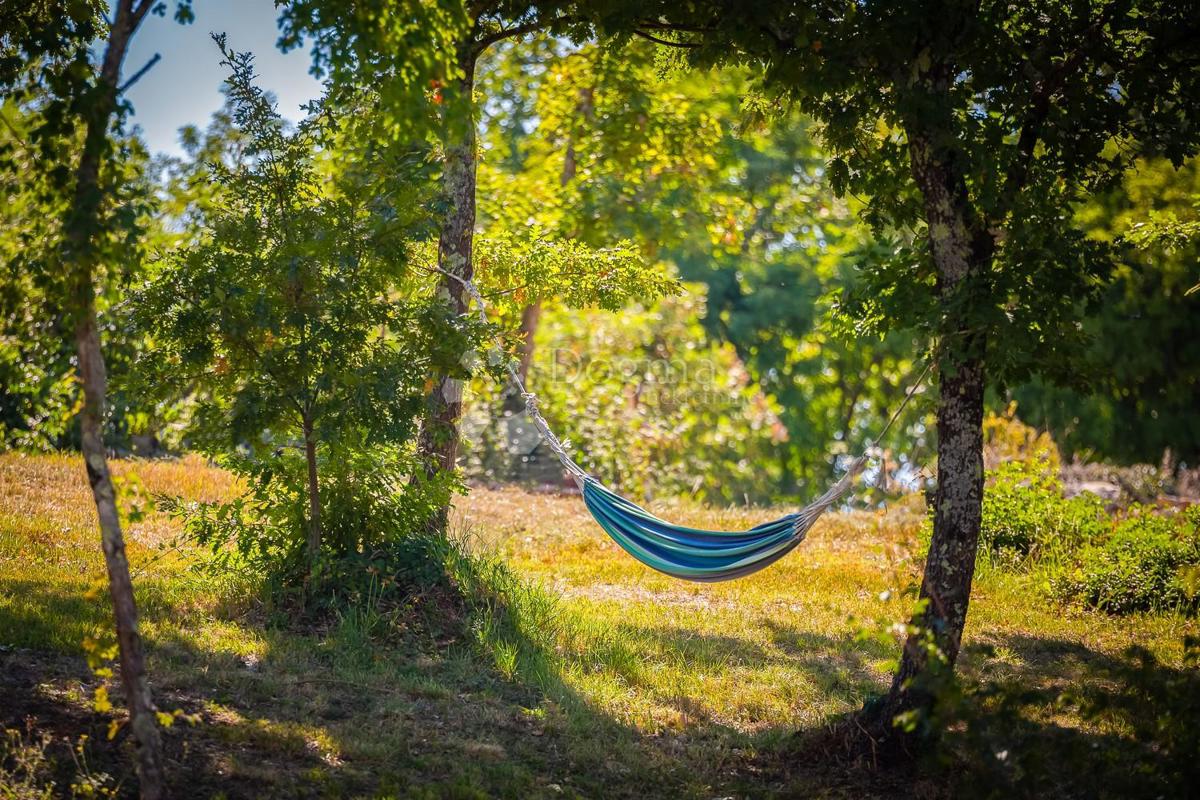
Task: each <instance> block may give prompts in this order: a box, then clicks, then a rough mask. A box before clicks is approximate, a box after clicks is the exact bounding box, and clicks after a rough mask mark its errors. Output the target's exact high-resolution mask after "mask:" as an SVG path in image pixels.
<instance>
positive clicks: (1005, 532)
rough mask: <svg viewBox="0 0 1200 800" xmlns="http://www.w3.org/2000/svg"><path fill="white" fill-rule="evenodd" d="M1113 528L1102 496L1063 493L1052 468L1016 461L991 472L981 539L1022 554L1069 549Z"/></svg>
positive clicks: (992, 547)
mask: <svg viewBox="0 0 1200 800" xmlns="http://www.w3.org/2000/svg"><path fill="white" fill-rule="evenodd" d="M1108 529H1109V523H1108V520H1107V517H1106V516H1105V514H1104V507H1103V504H1102V502H1101V500H1100V498H1098V497H1096V496H1094V495H1090V494H1081V495H1079V496H1077V497H1073V498H1070V499H1067V498H1064V497H1063V494H1062V484H1061V483H1060V482H1059V480H1058V477H1057V475H1056V474H1055V472H1054V471H1053V470H1051V469H1048V468H1044V467H1039V466H1037V465H1035V464H1030V463H1024V462H1019V461H1011V462H1007V463H1004V464H1001V465H1000V466H999V467H997V468H996V469H995V470H991V471H990V472H989V474H988V485H987V486H986V488H985V489H984V493H983V522H982V525H981V527H980V545H981V548H982V549H983V550H984V551H987V552H991V553H994V554H1012V555H1013V556H1015V557H1016V558H1017V560H1023V559H1025V558H1027V557H1030V556H1034V557H1038V558H1041V557H1044V556H1046V555H1047V554H1050V553H1058V554H1063V553H1069V552H1071V551H1073V550H1075V549H1076V548H1078V547H1079V546H1081V545H1083V544H1085V543H1087V542H1089V541H1092V540H1094V539H1097V538H1100V537H1102V536H1103V535H1104V534H1105V533H1106V532H1107V531H1108Z"/></svg>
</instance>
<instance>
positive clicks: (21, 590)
mask: <svg viewBox="0 0 1200 800" xmlns="http://www.w3.org/2000/svg"><path fill="white" fill-rule="evenodd" d="M115 470H116V473H117V475H119V476H122V477H123V478H125V481H124V485H125V486H126V487H127V488H126V491H127V493H128V494H129V495H130V496H131V497H135V498H136V497H137V496H138V495H141V496H142V497H147V496H148V495H150V494H153V493H157V492H164V493H168V494H175V495H182V496H184V497H187V498H194V499H213V498H218V497H222V496H227V495H229V494H230V493H232V492H234V491H236V487H235V486H234V484H233V482H232V481H231V479H230V478H229V477H228V476H227V475H226V474H225V473H223V472H221V471H219V470H216V469H213V468H210V467H208V466H206V465H205V464H204V463H203V462H202V461H200V460H197V459H194V458H188V459H184V460H182V461H145V462H143V461H138V462H116V463H115ZM134 475H136V477H137V480H133V479H132V477H131V476H134ZM655 510H656V511H659V512H661V513H662V514H663V515H666V516H670V517H671V518H672V519H678V520H680V521H682V522H686V523H688V524H691V525H696V526H706V527H714V528H742V527H748V526H749V525H752V524H754V523H757V522H761V521H764V520H766V519H768V518H771V517H772V516H773V515H777V514H778V509H738V510H714V509H706V508H702V507H697V506H692V505H688V504H682V503H681V504H673V505H670V506H655ZM923 514H924V511H923V506H922V505H921V504H920V502H919V500H917V499H916V498H912V500H911V501H909V502H905V503H902V504H899V505H898V506H895V507H892V508H890V509H887V510H886V511H880V512H851V513H840V514H830V515H827V516H826V518H825V519H823V520H822V521H821V522H820V523H818V525H817V526H816V527H815V529H814V530H813V531H812V532H811V534H810V535H809V539H808V542H807V543H806V544H805V545H804V546H803V547H802V548H800V549H799V550H797V551H796V552H795V553H793V554H792V555H791V556H789V557H788V558H787V559H785V560H784V561H783V562H781V563H779V564H776V565H775V566H773V567H771V568H769V569H768V570H765V571H764V572H761V573H758V574H756V575H754V576H751V577H749V578H746V579H743V580H739V581H735V582H731V583H726V584H714V585H709V584H695V585H693V584H687V583H683V582H679V581H676V580H673V579H670V578H667V577H665V576H662V575H659V574H657V573H655V572H652V571H651V570H649V569H647V568H645V567H643V566H641V565H640V564H638V563H637V562H635V561H633V560H632V559H630V558H629V557H627V556H626V555H625V554H624V553H623V552H622V551H620V550H619V549H618V548H617V547H616V546H615V545H614V544H612V543H611V542H610V541H609V540H608V539H607V538H606V537H605V536H604V534H603V532H602V531H600V529H599V528H598V527H596V526H595V525H594V524H592V523H591V521H590V518H589V517H588V516H587V514H586V512H585V510H584V509H583V507H582V504H581V503H580V502H579V501H578V499H577V498H572V497H569V496H561V495H556V494H546V493H533V492H527V491H523V490H520V489H515V488H501V489H493V488H482V487H476V488H473V489H472V491H471V492H470V494H469V495H468V496H467V497H464V498H461V499H460V500H459V502H458V509H457V511H456V517H455V529H456V531H457V535H458V537H459V538H460V539H461V540H462V541H463V542H464V543H465V545H466V546H467V547H468V548H470V550H471V551H472V552H474V553H477V554H482V555H484V556H489V558H483V559H476V560H475V561H473V562H472V563H474V564H476V565H482V566H479V567H478V574H474V575H459V576H458V577H457V579H456V583H455V585H456V586H457V587H458V588H459V589H460V591H461V592H462V593H463V594H464V595H471V596H472V598H473V600H472V602H471V603H470V604H468V605H467V606H464V608H466V609H467V610H465V611H460V610H459V609H458V608H457V607H455V608H454V609H449V608H446V607H444V605H445V603H444V598H441V597H438V596H436V595H432V594H431V595H429V596H417V597H414V598H413V599H412V600H411V601H410V602H409V603H407V604H406V605H404V606H403V607H399V608H397V607H388V608H380V607H377V606H376V605H375V604H372V603H371V602H369V599H365V600H364V602H363V603H361V604H359V605H358V606H356V607H353V608H350V609H347V610H346V611H345V612H343V613H342V614H340V615H339V616H338V617H336V618H333V619H330V620H328V621H327V622H326V623H325V624H322V625H319V626H316V628H312V627H308V628H304V627H300V626H298V625H295V624H291V623H290V622H289V620H287V619H285V618H281V617H280V615H279V614H278V612H268V611H267V610H265V608H266V607H265V606H264V604H263V603H262V602H261V599H260V598H259V597H258V595H257V594H256V588H255V587H254V586H253V585H251V584H249V583H248V582H246V581H245V580H244V579H237V578H234V577H229V578H218V577H214V576H213V575H211V574H209V573H202V572H197V571H195V570H193V569H191V566H192V565H193V564H195V563H197V562H198V561H200V560H202V559H203V558H204V555H203V554H202V553H198V552H196V551H194V550H192V549H190V548H189V547H186V546H184V547H181V548H177V547H176V544H177V542H176V537H177V535H178V530H177V529H176V528H175V527H174V525H173V523H172V522H171V521H170V520H168V519H166V518H165V517H163V516H162V515H160V514H158V513H156V512H154V511H152V510H151V511H150V512H149V513H148V514H147V515H146V516H145V518H144V519H141V520H140V521H137V522H133V523H131V524H130V525H129V526H128V540H129V555H130V561H131V564H132V568H133V570H134V574H135V584H136V586H137V590H138V599H139V602H140V605H141V609H142V626H143V631H144V633H145V636H146V639H147V641H148V647H149V652H150V673H151V676H152V680H153V683H154V688H155V692H156V696H157V698H158V701H159V704H160V706H162V707H163V708H165V709H168V710H174V709H180V710H182V711H185V712H187V713H189V714H195V715H197V717H196V718H197V721H196V723H195V724H194V725H187V724H185V723H183V722H178V723H176V724H175V725H173V726H172V727H171V728H170V729H169V731H168V755H169V757H170V759H171V762H172V775H173V783H174V786H175V790H176V792H177V793H179V795H180V796H214V795H223V796H227V797H261V796H313V797H325V796H332V797H340V796H367V797H374V796H404V797H408V796H416V797H476V796H479V797H490V796H507V797H531V796H542V797H573V796H583V797H698V798H705V797H727V796H736V797H742V796H766V795H794V796H805V797H811V796H855V797H858V796H911V795H914V794H916V795H919V796H929V797H937V796H946V795H949V794H953V793H956V792H961V791H962V789H963V786H964V784H963V783H962V781H963V780H964V777H963V775H964V774H966V773H963V772H962V771H961V770H959V771H958V772H957V775H956V770H955V769H954V768H953V764H951V765H950V766H951V768H949V769H947V768H946V765H942V766H941V767H938V766H936V765H923V766H921V767H920V768H916V769H893V768H886V767H884V766H880V765H876V764H873V763H872V759H871V757H870V754H869V753H867V754H864V753H863V752H861V751H857V750H856V751H853V752H852V751H848V750H845V749H844V748H840V747H839V742H840V741H841V739H839V737H838V736H837V735H836V731H837V730H838V729H839V726H840V725H842V724H844V723H843V720H845V719H847V718H848V717H847V715H848V713H849V712H852V711H854V710H856V709H858V708H860V707H861V706H862V704H863V702H864V700H866V699H867V698H869V697H871V696H872V695H874V694H877V693H879V692H881V691H883V690H885V689H886V688H887V685H888V680H889V669H890V663H889V662H890V659H892V658H894V657H895V656H896V655H897V652H898V644H897V640H896V639H895V634H888V633H887V629H888V627H889V626H890V625H892V624H893V623H895V622H898V621H901V620H903V619H904V618H905V616H906V612H907V611H908V609H909V608H910V607H911V598H910V597H909V596H908V595H906V593H905V589H906V587H908V586H910V585H911V584H912V583H913V582H914V581H915V580H916V579H917V578H918V576H919V568H920V560H921V536H920V529H921V521H922V518H923ZM1038 580H1039V579H1038V578H1037V576H1036V575H1032V574H1029V575H1023V574H1020V573H1013V572H1006V571H1001V570H998V569H991V568H988V567H987V566H986V565H984V566H981V571H980V573H979V575H978V577H977V580H976V583H975V592H974V596H973V600H972V607H971V615H970V619H969V623H968V628H967V633H966V639H967V642H966V650H965V652H964V656H963V658H962V660H961V661H960V671H961V673H962V675H963V676H964V677H965V681H964V683H965V684H966V685H969V686H982V685H987V686H994V687H1006V688H1007V689H1008V690H1010V691H1009V692H1008V694H1007V695H1005V696H1006V697H1007V696H1011V697H1017V696H1019V702H1018V703H1017V705H1016V706H1013V707H1010V706H1005V708H1006V709H1007V710H1008V711H1010V712H1012V713H1013V714H1015V716H1014V717H1013V719H1014V720H1015V721H1014V722H1012V727H1011V728H1009V729H1008V730H1009V736H1010V738H1011V748H1012V754H1011V755H1010V754H1009V751H1008V750H1007V749H1005V750H1000V751H998V752H995V753H987V754H983V755H980V754H970V753H959V754H958V756H956V757H961V758H962V759H963V761H962V763H963V764H985V765H990V766H989V767H988V768H989V769H992V768H994V769H996V770H999V771H1000V772H999V773H998V775H999V777H998V780H1000V781H1001V783H998V784H996V785H997V786H1000V785H1002V784H1003V782H1004V781H1007V780H1012V781H1013V785H1017V786H1022V785H1025V784H1022V783H1021V779H1022V776H1023V774H1024V773H1025V772H1029V771H1031V770H1034V769H1035V767H1034V766H1033V765H1034V764H1036V763H1037V762H1038V760H1039V759H1038V758H1034V759H1026V760H1019V759H1018V756H1019V755H1022V754H1026V753H1035V754H1038V756H1039V758H1040V759H1041V760H1042V761H1050V762H1053V760H1054V758H1055V754H1056V753H1063V754H1071V756H1072V757H1073V758H1081V759H1082V761H1072V762H1069V763H1073V764H1087V765H1088V767H1089V768H1088V769H1080V770H1079V771H1078V772H1077V773H1065V772H1064V771H1061V770H1059V771H1057V772H1056V771H1054V770H1045V771H1044V773H1039V774H1038V776H1037V780H1038V781H1040V783H1038V784H1037V786H1038V787H1039V791H1042V792H1048V793H1051V794H1068V795H1071V794H1074V795H1080V796H1094V795H1103V794H1106V793H1110V794H1120V793H1124V792H1125V791H1126V789H1127V788H1128V787H1134V788H1137V787H1141V788H1143V789H1145V792H1146V793H1147V794H1148V795H1153V794H1155V793H1157V792H1158V791H1160V789H1161V785H1160V784H1158V783H1156V781H1158V780H1160V777H1161V776H1158V775H1156V774H1153V771H1152V770H1151V771H1147V766H1148V765H1150V766H1153V764H1154V763H1155V759H1156V758H1157V757H1158V756H1159V754H1161V752H1162V750H1163V747H1162V743H1161V742H1158V741H1156V740H1155V739H1154V736H1153V735H1151V734H1148V733H1147V731H1152V730H1153V729H1154V725H1155V720H1156V710H1155V709H1154V708H1151V707H1147V706H1146V705H1145V704H1141V705H1140V707H1139V704H1138V703H1136V702H1130V701H1131V699H1132V695H1130V693H1129V691H1128V687H1126V686H1125V685H1123V684H1122V683H1121V681H1120V680H1119V678H1118V677H1117V676H1119V675H1121V674H1123V673H1122V670H1124V669H1126V668H1127V667H1128V665H1130V664H1132V663H1135V662H1133V661H1131V659H1130V658H1129V657H1128V656H1127V655H1126V651H1127V650H1128V649H1129V648H1130V647H1131V646H1134V645H1136V646H1140V647H1141V648H1144V649H1145V651H1147V652H1149V653H1150V654H1152V655H1153V656H1154V657H1155V659H1156V666H1155V667H1154V668H1153V672H1152V675H1151V676H1150V678H1148V680H1150V681H1152V682H1153V684H1154V686H1156V687H1160V686H1167V685H1171V681H1172V680H1176V679H1177V678H1178V677H1179V676H1180V675H1183V674H1184V672H1183V670H1184V669H1185V667H1184V665H1183V663H1182V660H1183V648H1182V644H1181V643H1182V640H1183V637H1184V636H1185V635H1189V634H1190V635H1196V634H1197V633H1198V632H1200V628H1198V626H1197V624H1196V622H1195V620H1194V619H1187V618H1185V617H1182V616H1176V615H1135V616H1127V617H1119V618H1118V617H1110V616H1107V615H1104V614H1100V613H1095V612H1087V611H1082V610H1077V609H1074V608H1069V607H1063V606H1061V605H1058V604H1056V603H1054V602H1051V601H1049V600H1047V599H1046V595H1045V592H1044V590H1043V587H1041V586H1040V585H1039V584H1038ZM103 586H104V582H103V561H102V558H101V554H100V551H99V546H98V535H97V533H96V531H95V524H94V509H93V506H92V504H91V500H90V496H89V495H88V492H87V485H86V482H85V480H84V477H83V468H82V463H81V462H80V461H79V460H78V459H77V458H73V457H67V456H23V455H17V454H7V455H0V665H2V666H3V676H2V677H0V723H3V725H4V726H5V727H8V728H17V729H20V730H23V731H24V730H28V731H31V732H30V733H26V734H25V736H26V739H28V738H30V737H32V736H35V735H36V734H37V733H38V732H41V733H46V734H50V735H53V736H55V737H57V739H56V741H55V743H54V744H52V745H51V746H50V748H49V750H48V753H49V754H50V755H51V756H54V757H55V761H56V764H57V766H56V767H55V769H56V770H57V773H56V777H57V779H58V780H59V783H60V786H63V785H65V784H66V783H69V781H70V780H71V777H70V776H71V775H72V774H73V775H76V777H77V776H78V775H79V774H80V773H84V774H86V773H89V772H91V773H97V774H98V773H100V772H105V773H108V774H110V775H111V777H112V779H113V780H114V781H120V780H121V779H122V776H125V775H126V773H127V771H128V769H129V767H128V765H129V763H130V761H129V759H128V758H127V757H126V756H125V755H123V754H121V748H128V747H129V746H130V745H129V743H128V742H127V741H123V734H121V733H118V735H117V737H116V744H115V745H113V744H109V743H108V742H107V741H106V735H105V732H106V730H107V729H108V721H109V718H110V716H111V713H114V712H103V713H102V712H97V711H95V710H93V709H92V707H91V704H90V698H91V695H92V690H93V687H94V685H95V683H96V678H94V677H93V676H92V675H91V673H90V672H89V671H88V669H87V668H86V665H85V663H84V659H83V656H82V652H83V648H82V645H83V642H84V640H85V639H87V638H89V637H91V638H93V639H103V637H104V635H105V633H104V632H105V631H106V630H107V629H108V627H109V626H108V609H107V605H106V597H105V595H104V592H103ZM481 587H483V588H481ZM484 589H486V591H484ZM447 617H449V618H450V619H449V620H447ZM1084 694H1089V695H1094V696H1097V697H1107V698H1109V700H1111V701H1112V702H1110V703H1109V705H1108V707H1106V708H1105V709H1103V710H1102V711H1099V712H1095V713H1084V712H1083V710H1082V709H1083V708H1084V707H1085V704H1084V703H1082V702H1071V701H1070V698H1071V697H1080V696H1083V695H1084ZM114 695H118V696H119V692H116V691H114ZM995 702H999V701H995ZM118 705H119V704H118ZM997 713H999V712H998V711H997ZM30 718H31V719H30ZM27 719H28V720H29V721H27ZM82 734H88V735H89V737H90V738H89V739H88V740H87V741H86V742H84V745H83V750H84V751H85V753H86V754H88V756H89V760H88V761H87V764H86V765H82V764H76V760H78V759H76V760H72V759H70V758H68V757H65V756H64V753H65V751H66V748H65V746H64V745H63V744H62V740H63V737H67V738H69V739H70V740H71V742H73V743H78V737H79V736H80V735H82ZM964 741H975V740H970V739H964ZM118 756H120V757H118ZM1089 759H1090V760H1089ZM1006 765H1012V766H1011V768H1010V767H1007V766H1006ZM1005 769H1011V770H1014V771H1015V772H1014V774H1008V775H1005V774H1003V773H1004V770H1005ZM1018 773H1019V774H1018ZM971 774H975V773H971ZM1030 774H1033V773H1032V772H1030ZM98 779H100V780H103V779H101V778H98ZM128 783H129V780H128V779H126V780H125V783H124V784H122V790H123V791H124V790H127V788H128ZM966 785H970V784H966ZM1003 785H1007V784H1003ZM185 787H186V791H185ZM974 788H975V789H976V790H980V791H982V788H983V786H982V785H978V784H976V785H974Z"/></svg>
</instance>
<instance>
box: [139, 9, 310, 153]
mask: <svg viewBox="0 0 1200 800" xmlns="http://www.w3.org/2000/svg"><path fill="white" fill-rule="evenodd" d="M168 6H169V7H170V9H172V10H173V8H174V5H173V4H171V3H168ZM193 9H194V11H195V14H196V21H195V22H193V23H192V24H191V25H180V24H178V23H177V22H175V21H174V20H173V19H172V18H171V16H170V11H168V15H167V16H166V17H165V18H164V17H156V16H153V15H151V16H149V17H147V19H146V21H145V22H143V23H142V27H141V29H140V30H139V31H138V32H137V35H136V36H134V40H133V46H132V47H131V48H130V51H129V55H128V57H127V58H126V60H125V69H124V75H125V76H126V78H128V77H129V76H131V75H133V74H134V73H136V72H137V71H138V70H139V69H141V68H142V67H143V66H144V65H145V64H146V63H147V62H148V61H149V60H150V59H151V58H153V57H154V54H155V53H160V54H162V60H160V61H159V62H158V63H157V64H155V65H154V67H153V68H152V69H151V70H150V71H149V72H147V73H146V74H145V75H143V76H142V78H141V79H140V80H139V81H138V82H137V83H136V84H134V85H133V86H132V87H131V88H130V89H129V92H128V93H127V97H128V99H129V101H130V102H131V103H133V108H134V114H133V117H132V118H131V119H130V122H131V123H132V124H134V125H137V126H138V127H139V128H140V129H141V134H142V137H143V138H144V139H145V140H146V142H147V144H148V145H149V146H150V150H151V151H153V152H164V153H171V154H179V153H180V152H181V150H180V147H179V135H178V133H179V129H180V128H181V127H183V126H184V125H188V124H195V125H199V126H200V127H202V128H203V127H204V126H205V125H207V124H208V120H209V117H210V116H211V115H212V113H213V112H214V111H216V110H217V109H218V108H220V107H221V103H222V100H223V98H222V96H221V85H222V82H223V81H224V79H225V71H224V68H223V67H221V66H220V64H219V63H218V62H219V61H220V59H221V56H220V54H219V53H218V52H217V47H216V45H215V44H213V42H212V39H211V38H210V37H209V34H210V33H222V32H223V33H225V34H226V35H227V36H228V37H229V45H230V47H232V48H233V49H235V50H239V51H242V50H249V51H251V52H252V53H254V55H255V66H256V71H257V72H258V74H259V85H260V86H261V87H262V88H264V89H266V90H268V91H271V92H273V93H274V94H275V96H276V97H277V98H278V100H279V111H280V113H281V114H283V116H284V117H286V118H288V119H291V120H297V119H299V118H300V117H301V116H303V112H302V111H301V110H300V106H301V105H303V104H304V103H307V102H308V101H309V100H311V99H313V98H315V97H317V96H319V95H320V93H321V86H320V84H319V83H318V82H317V80H316V79H315V78H313V77H312V76H311V75H309V74H308V67H309V57H308V51H307V50H293V51H292V52H290V53H287V54H286V55H285V54H283V53H280V52H279V50H278V49H277V48H276V47H275V40H276V38H277V37H278V29H277V28H276V25H275V5H274V3H273V2H272V0H195V3H194V4H193Z"/></svg>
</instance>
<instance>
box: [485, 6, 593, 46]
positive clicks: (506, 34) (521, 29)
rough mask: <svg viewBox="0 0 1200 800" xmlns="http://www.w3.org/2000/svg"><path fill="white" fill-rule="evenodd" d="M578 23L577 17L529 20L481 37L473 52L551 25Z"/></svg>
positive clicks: (566, 16) (567, 16) (564, 16)
mask: <svg viewBox="0 0 1200 800" xmlns="http://www.w3.org/2000/svg"><path fill="white" fill-rule="evenodd" d="M578 21H580V18H579V17H573V16H570V15H563V16H560V17H555V18H554V19H534V20H530V21H529V22H526V23H523V24H521V25H514V26H513V27H511V28H501V29H500V30H498V31H494V32H492V33H489V34H487V35H486V36H481V37H480V38H479V39H477V40H476V41H475V52H476V53H482V52H483V51H484V50H486V49H487V48H489V47H491V46H492V45H494V44H495V43H496V42H499V41H502V40H504V39H511V38H514V37H517V36H524V35H525V34H527V33H533V32H534V31H540V30H543V29H545V28H549V27H552V26H553V25H556V24H558V23H562V22H578Z"/></svg>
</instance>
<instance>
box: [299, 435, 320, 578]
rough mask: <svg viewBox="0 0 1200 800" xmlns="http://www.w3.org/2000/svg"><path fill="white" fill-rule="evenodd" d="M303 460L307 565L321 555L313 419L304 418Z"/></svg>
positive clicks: (318, 494)
mask: <svg viewBox="0 0 1200 800" xmlns="http://www.w3.org/2000/svg"><path fill="white" fill-rule="evenodd" d="M303 424H304V460H305V461H306V462H307V463H308V548H307V549H308V567H309V569H310V570H311V569H312V568H313V567H315V566H316V564H317V561H318V559H320V557H321V487H320V484H319V483H318V481H317V439H316V436H315V435H314V434H313V421H312V419H311V418H310V417H307V416H306V417H305V418H304V423H303Z"/></svg>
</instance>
